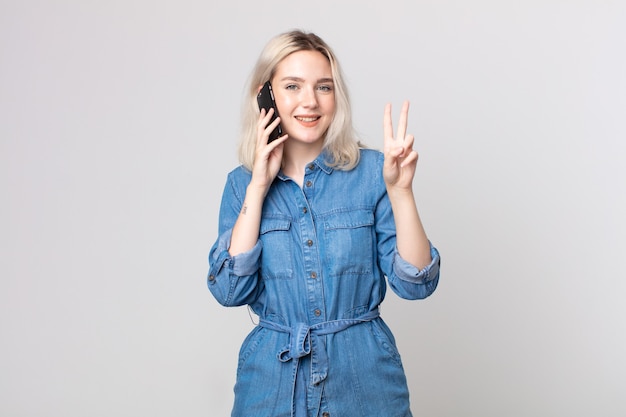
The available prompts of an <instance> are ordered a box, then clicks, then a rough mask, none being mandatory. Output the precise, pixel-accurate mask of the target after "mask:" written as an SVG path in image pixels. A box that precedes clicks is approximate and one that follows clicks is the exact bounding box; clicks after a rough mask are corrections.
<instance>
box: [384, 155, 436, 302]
mask: <svg viewBox="0 0 626 417" xmlns="http://www.w3.org/2000/svg"><path fill="white" fill-rule="evenodd" d="M383 163H384V160H383V157H382V155H381V156H380V157H379V161H378V167H377V170H378V172H382V165H383ZM376 186H377V187H378V193H379V199H378V201H377V204H376V212H375V218H376V238H377V250H378V263H379V266H380V268H381V270H382V272H383V274H385V275H386V276H387V282H388V283H389V287H391V289H392V290H393V292H394V293H396V294H397V295H398V296H399V297H401V298H405V299H408V300H417V299H423V298H426V297H428V296H430V295H431V294H432V293H433V292H434V291H435V289H436V288H437V284H438V282H439V265H440V256H439V252H438V251H437V249H436V248H435V247H434V246H433V245H432V244H431V243H430V242H429V244H430V254H431V257H432V261H431V262H430V264H429V265H427V266H426V267H425V268H423V269H421V270H420V269H419V268H417V267H415V266H413V265H412V264H410V263H408V262H407V261H406V260H404V259H402V257H401V256H400V254H399V253H398V248H397V245H396V243H397V238H396V223H395V220H394V216H393V210H392V208H391V202H390V201H389V196H388V195H387V190H386V187H385V184H384V182H383V180H382V176H380V179H379V180H378V183H377V184H376Z"/></svg>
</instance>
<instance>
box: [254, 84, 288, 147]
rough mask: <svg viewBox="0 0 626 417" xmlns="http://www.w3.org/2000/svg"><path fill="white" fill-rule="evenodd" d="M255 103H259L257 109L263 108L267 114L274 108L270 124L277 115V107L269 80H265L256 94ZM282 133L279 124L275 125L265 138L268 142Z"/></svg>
mask: <svg viewBox="0 0 626 417" xmlns="http://www.w3.org/2000/svg"><path fill="white" fill-rule="evenodd" d="M256 100H257V103H258V104H259V111H261V109H265V113H266V114H267V113H268V112H269V110H270V109H274V114H272V118H271V120H270V122H269V123H268V124H272V122H274V120H276V117H278V109H277V108H276V102H275V101H274V92H273V91H272V85H271V84H270V82H269V81H266V82H265V84H263V87H262V88H261V91H259V94H258V95H257V96H256ZM282 135H283V129H282V127H281V126H280V124H279V125H278V126H276V128H275V129H274V130H273V131H272V133H270V137H269V139H268V140H267V143H270V142H271V141H273V140H276V139H278V138H279V137H280V136H282Z"/></svg>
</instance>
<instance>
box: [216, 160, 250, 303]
mask: <svg viewBox="0 0 626 417" xmlns="http://www.w3.org/2000/svg"><path fill="white" fill-rule="evenodd" d="M248 181H249V178H247V177H245V176H243V175H242V174H241V171H236V172H231V173H230V174H229V176H228V180H227V182H226V185H225V187H224V192H223V194H222V202H221V206H220V215H219V230H218V233H219V235H218V238H217V241H216V242H215V244H214V245H213V247H212V248H211V251H210V252H209V273H208V275H207V283H208V286H209V290H210V291H211V293H212V294H213V296H214V297H215V299H216V300H217V301H218V302H219V303H220V304H222V305H224V306H239V305H244V304H249V303H251V302H253V301H254V300H256V298H257V296H258V294H259V293H260V292H261V290H262V280H260V279H259V262H260V258H261V251H262V243H261V241H260V240H258V241H257V243H256V245H255V246H254V247H253V248H252V249H250V250H249V251H247V252H244V253H240V254H238V255H236V256H231V255H230V253H229V252H228V248H229V247H230V239H231V236H232V228H233V226H234V225H235V222H236V221H237V217H238V216H239V212H240V211H241V205H242V204H243V198H244V196H245V186H246V185H247V182H248Z"/></svg>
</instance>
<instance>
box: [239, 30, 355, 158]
mask: <svg viewBox="0 0 626 417" xmlns="http://www.w3.org/2000/svg"><path fill="white" fill-rule="evenodd" d="M298 51H318V52H320V53H321V54H322V55H324V57H326V59H328V62H329V63H330V68H331V73H332V77H333V81H334V86H335V115H334V117H333V120H332V122H331V123H330V126H329V127H328V130H327V132H326V136H325V138H324V150H325V151H326V152H327V153H328V154H329V155H330V161H329V164H330V165H332V166H333V167H335V168H337V169H342V170H350V169H352V168H354V167H355V166H356V165H357V164H358V162H359V155H360V152H359V149H360V148H361V144H360V143H359V142H358V140H357V138H356V133H355V131H354V128H353V125H352V109H351V105H350V98H349V96H348V90H347V88H346V84H345V81H344V77H343V74H342V71H341V68H340V66H339V62H337V58H336V57H335V54H334V53H333V51H332V49H331V48H330V47H329V46H328V44H326V42H324V41H323V40H322V39H321V38H320V37H319V36H317V35H315V34H314V33H306V32H303V31H300V30H293V31H290V32H285V33H282V34H280V35H278V36H276V37H274V38H273V39H271V40H270V41H269V42H268V43H267V45H266V46H265V48H264V49H263V51H262V52H261V54H260V55H259V58H258V59H257V62H256V65H255V66H254V69H253V70H252V73H251V75H250V78H249V80H248V84H247V88H246V92H245V96H244V100H243V105H242V129H241V137H240V141H239V161H240V162H241V164H242V165H244V166H245V167H246V168H248V169H249V170H252V166H253V164H254V156H255V151H256V134H257V121H258V119H259V107H258V105H257V102H256V96H257V93H258V88H259V86H261V85H262V84H263V83H264V82H265V81H267V80H271V79H272V78H273V76H274V74H275V72H276V67H277V66H278V64H279V63H280V62H281V61H282V60H283V59H285V57H287V56H288V55H290V54H292V53H294V52H298Z"/></svg>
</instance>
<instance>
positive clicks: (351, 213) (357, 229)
mask: <svg viewBox="0 0 626 417" xmlns="http://www.w3.org/2000/svg"><path fill="white" fill-rule="evenodd" d="M323 224H324V243H325V248H326V250H325V257H324V259H325V262H326V266H327V267H328V270H329V272H330V274H331V276H342V275H363V274H370V273H371V272H372V260H373V258H374V252H373V249H374V213H373V212H372V211H371V210H369V209H350V210H344V211H339V212H334V213H331V214H328V215H326V216H324V220H323Z"/></svg>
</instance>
